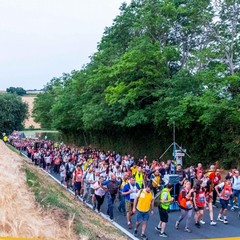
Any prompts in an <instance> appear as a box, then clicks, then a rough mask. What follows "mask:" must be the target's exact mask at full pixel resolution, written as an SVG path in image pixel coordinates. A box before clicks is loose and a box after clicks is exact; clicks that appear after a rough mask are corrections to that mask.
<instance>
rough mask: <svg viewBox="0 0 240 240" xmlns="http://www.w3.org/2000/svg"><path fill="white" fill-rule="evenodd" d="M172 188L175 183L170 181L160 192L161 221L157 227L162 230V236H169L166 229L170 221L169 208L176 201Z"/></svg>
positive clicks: (159, 208)
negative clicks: (172, 194)
mask: <svg viewBox="0 0 240 240" xmlns="http://www.w3.org/2000/svg"><path fill="white" fill-rule="evenodd" d="M172 188H173V185H172V184H171V183H168V184H167V185H166V186H165V188H163V190H162V191H161V194H160V206H158V210H159V215H160V221H159V224H158V226H157V227H155V229H156V230H157V231H159V232H160V234H159V236H160V237H168V235H167V234H166V233H165V229H166V225H167V222H168V210H169V207H170V204H171V203H172V202H173V201H174V198H173V197H172V196H171V194H170V192H171V190H172Z"/></svg>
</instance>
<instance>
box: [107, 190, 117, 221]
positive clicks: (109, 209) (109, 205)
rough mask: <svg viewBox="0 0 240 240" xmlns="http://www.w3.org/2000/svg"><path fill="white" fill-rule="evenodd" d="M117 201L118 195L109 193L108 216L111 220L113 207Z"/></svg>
mask: <svg viewBox="0 0 240 240" xmlns="http://www.w3.org/2000/svg"><path fill="white" fill-rule="evenodd" d="M115 199H116V194H110V193H109V192H108V193H107V200H108V210H107V214H108V215H109V217H110V219H113V206H114V201H115Z"/></svg>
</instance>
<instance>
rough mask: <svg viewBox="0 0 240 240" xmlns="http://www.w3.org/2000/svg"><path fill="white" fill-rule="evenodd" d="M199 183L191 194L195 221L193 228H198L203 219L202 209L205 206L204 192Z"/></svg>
mask: <svg viewBox="0 0 240 240" xmlns="http://www.w3.org/2000/svg"><path fill="white" fill-rule="evenodd" d="M201 184H202V183H201V182H198V183H197V184H196V186H195V191H194V193H193V203H194V210H195V214H194V220H195V226H196V227H198V228H200V227H201V225H200V221H201V220H202V218H203V213H204V208H205V205H206V196H205V190H204V188H203V187H202V185H201Z"/></svg>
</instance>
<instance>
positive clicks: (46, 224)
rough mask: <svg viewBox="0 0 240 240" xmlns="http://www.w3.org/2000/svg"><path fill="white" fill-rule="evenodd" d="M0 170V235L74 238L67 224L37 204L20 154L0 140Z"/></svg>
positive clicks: (73, 239)
mask: <svg viewBox="0 0 240 240" xmlns="http://www.w3.org/2000/svg"><path fill="white" fill-rule="evenodd" d="M0 173H1V174H0V189H1V194H0V236H11V237H22V238H23V237H24V238H41V239H58V240H60V239H64V240H66V239H71V240H75V239H76V236H75V235H74V234H73V232H72V230H71V229H70V227H69V228H68V227H67V226H64V227H63V226H60V224H59V222H58V221H57V219H55V218H54V216H52V215H51V214H49V213H47V212H46V211H43V210H42V209H41V208H40V207H37V206H36V203H35V199H34V196H33V194H32V193H31V192H30V191H29V190H28V188H27V186H26V183H25V181H26V180H25V175H24V172H23V171H22V170H21V157H20V156H19V155H18V154H17V153H15V152H12V151H11V150H10V149H9V148H8V147H7V146H5V144H4V143H3V142H2V141H0ZM66 225H67V224H66Z"/></svg>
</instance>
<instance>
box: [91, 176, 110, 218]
mask: <svg viewBox="0 0 240 240" xmlns="http://www.w3.org/2000/svg"><path fill="white" fill-rule="evenodd" d="M102 182H103V177H99V180H98V181H97V182H95V183H94V185H93V189H94V194H95V197H96V200H97V211H98V213H100V211H101V206H102V204H103V202H104V197H105V193H106V191H107V187H106V186H103V185H102Z"/></svg>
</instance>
